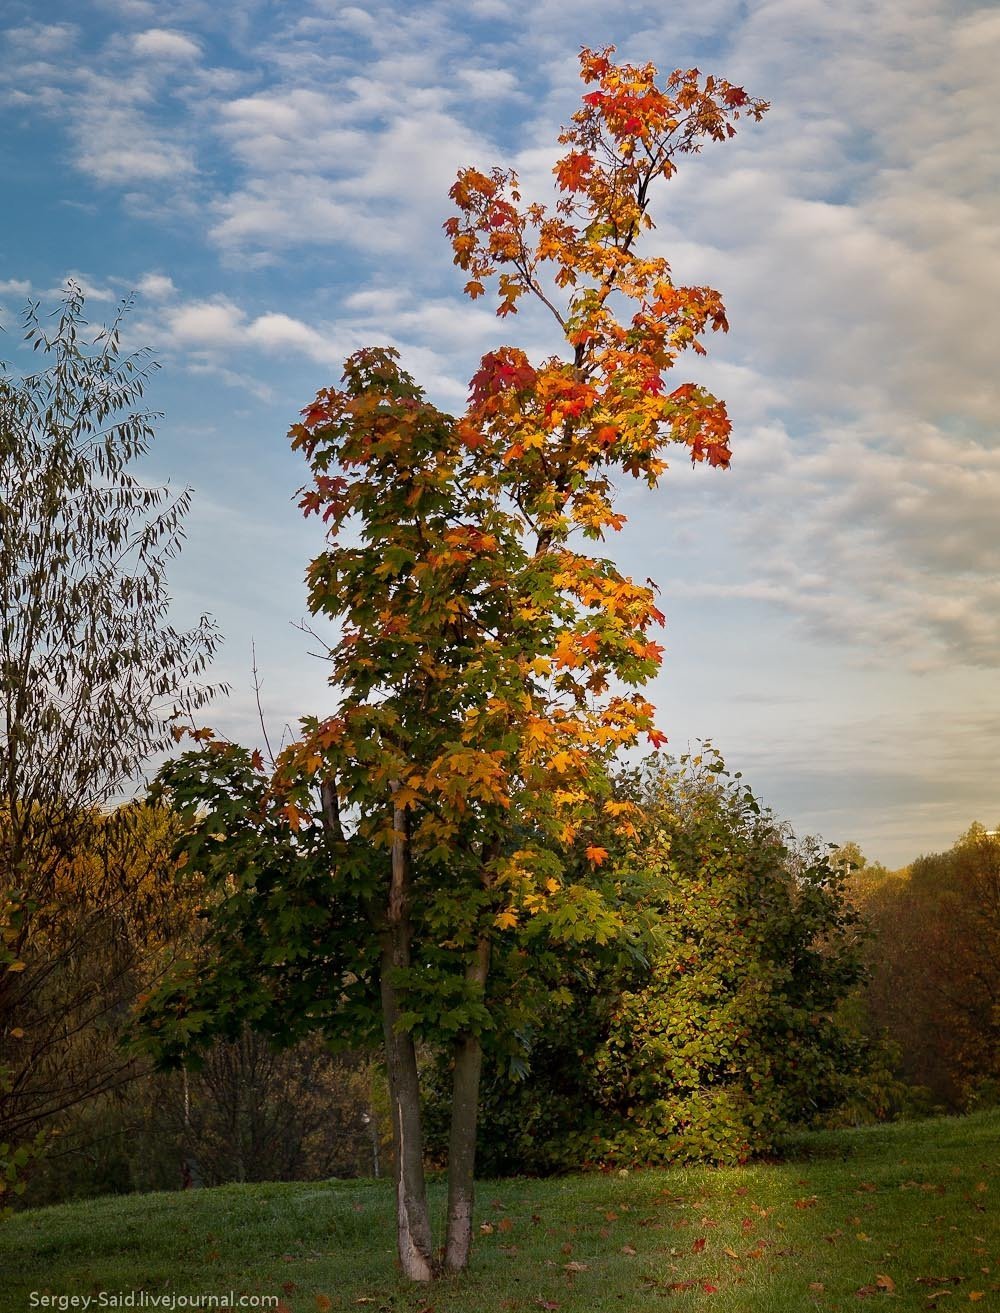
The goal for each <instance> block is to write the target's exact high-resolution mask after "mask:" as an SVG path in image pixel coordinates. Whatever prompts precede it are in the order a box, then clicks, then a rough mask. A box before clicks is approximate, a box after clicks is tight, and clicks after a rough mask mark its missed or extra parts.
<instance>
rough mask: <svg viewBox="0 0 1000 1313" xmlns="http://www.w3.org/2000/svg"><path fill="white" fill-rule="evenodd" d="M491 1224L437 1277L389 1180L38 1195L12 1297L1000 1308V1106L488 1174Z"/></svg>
mask: <svg viewBox="0 0 1000 1313" xmlns="http://www.w3.org/2000/svg"><path fill="white" fill-rule="evenodd" d="M433 1197H434V1201H435V1204H436V1205H437V1207H438V1209H439V1210H440V1207H441V1205H442V1204H443V1188H442V1187H440V1186H439V1185H435V1186H434V1187H433ZM477 1225H478V1226H479V1232H480V1234H479V1236H478V1240H477V1244H476V1249H475V1254H474V1260H473V1270H472V1272H471V1273H470V1275H469V1276H467V1277H466V1278H464V1279H463V1280H461V1281H452V1280H448V1281H443V1282H441V1283H440V1284H438V1285H436V1286H435V1287H433V1288H432V1289H430V1290H428V1289H416V1288H413V1287H407V1286H405V1285H404V1284H403V1283H401V1282H400V1281H399V1280H398V1278H397V1277H396V1274H395V1271H394V1266H393V1233H392V1199H391V1194H390V1190H389V1187H388V1185H387V1183H386V1182H383V1181H331V1182H323V1183H312V1182H310V1183H297V1184H275V1185H244V1186H225V1187H223V1188H220V1189H215V1190H200V1191H189V1192H187V1193H177V1194H152V1195H131V1196H127V1197H119V1198H105V1199H99V1200H92V1201H88V1202H84V1203H77V1204H69V1205H63V1206H60V1207H56V1208H45V1209H38V1210H34V1211H30V1212H25V1213H22V1214H19V1215H17V1216H15V1217H13V1218H11V1219H9V1220H8V1221H7V1222H4V1223H0V1313H8V1311H10V1313H15V1311H16V1313H22V1311H23V1310H27V1309H31V1308H44V1307H48V1308H72V1307H76V1308H82V1307H84V1305H83V1303H82V1298H83V1297H85V1296H88V1295H89V1296H91V1297H92V1301H93V1302H92V1303H91V1304H90V1306H89V1307H90V1308H92V1309H99V1308H101V1307H104V1308H116V1307H117V1308H122V1307H134V1308H145V1309H153V1308H164V1307H166V1308H170V1307H171V1303H170V1302H169V1301H163V1302H159V1301H158V1302H156V1303H154V1302H153V1299H154V1297H162V1296H163V1295H165V1294H169V1295H171V1296H174V1297H177V1300H178V1301H179V1297H180V1296H196V1295H217V1296H224V1295H226V1294H227V1293H228V1292H229V1291H234V1292H236V1295H237V1296H240V1295H241V1294H243V1295H268V1296H277V1297H278V1298H279V1299H280V1301H281V1305H280V1306H281V1307H282V1308H283V1309H284V1310H290V1311H291V1313H307V1311H308V1313H324V1311H325V1310H328V1309H356V1308H361V1309H368V1310H370V1311H371V1313H383V1311H388V1310H392V1313H404V1311H405V1313H481V1311H482V1313H486V1311H488V1313H493V1311H494V1310H495V1311H497V1313H500V1311H507V1310H510V1311H511V1313H514V1311H517V1310H520V1311H522V1313H531V1311H534V1313H537V1310H539V1309H550V1310H555V1309H558V1310H562V1311H563V1313H574V1311H575V1313H610V1311H611V1310H614V1311H615V1313H622V1311H623V1310H627V1313H645V1311H646V1310H654V1309H655V1310H663V1309H670V1308H677V1309H695V1308H697V1309H705V1310H712V1311H713V1313H737V1311H739V1313H743V1311H751V1310H752V1313H771V1311H772V1310H773V1311H774V1313H778V1311H780V1313H785V1311H786V1310H787V1313H803V1310H813V1309H817V1310H840V1309H853V1308H857V1307H858V1301H859V1300H864V1299H868V1298H870V1299H872V1300H874V1301H876V1303H879V1302H880V1301H888V1302H890V1303H891V1306H892V1307H893V1308H894V1309H897V1310H903V1309H927V1308H940V1309H945V1310H954V1309H956V1308H960V1307H966V1306H968V1305H969V1304H970V1303H973V1304H976V1305H977V1306H978V1307H979V1308H981V1309H984V1310H987V1309H997V1310H1000V1113H988V1114H986V1113H984V1114H978V1115H975V1116H971V1117H967V1118H947V1119H941V1120H935V1121H926V1122H915V1123H907V1124H901V1125H897V1126H888V1127H877V1128H865V1129H861V1130H856V1131H848V1132H837V1133H830V1134H820V1135H812V1136H807V1137H804V1138H803V1139H802V1140H801V1141H799V1142H798V1144H797V1145H796V1151H795V1156H794V1158H793V1159H792V1160H790V1161H787V1162H783V1163H781V1164H778V1165H766V1164H757V1165H753V1166H750V1167H745V1168H739V1169H727V1170H712V1169H708V1168H696V1169H678V1170H674V1171H649V1172H632V1173H628V1174H624V1173H618V1174H614V1175H592V1176H578V1177H571V1178H562V1179H558V1180H549V1181H528V1180H509V1181H499V1182H487V1183H484V1184H482V1185H481V1186H480V1189H479V1196H478V1208H477ZM132 1291H137V1292H146V1296H145V1303H144V1304H143V1302H142V1299H143V1296H141V1295H139V1294H137V1295H136V1296H135V1297H134V1302H133V1303H132V1304H131V1305H129V1304H127V1303H123V1302H121V1301H122V1297H123V1296H125V1297H126V1298H127V1297H128V1296H129V1294H130V1292H132ZM31 1292H36V1294H35V1296H34V1297H32V1294H31ZM100 1292H104V1296H103V1303H102V1302H101V1295H100ZM43 1295H45V1296H48V1297H49V1299H53V1297H60V1296H61V1297H66V1296H74V1295H75V1296H77V1297H78V1299H79V1300H80V1302H78V1303H76V1304H75V1305H73V1304H70V1303H68V1302H66V1301H65V1299H59V1298H56V1299H54V1300H53V1302H50V1303H47V1304H43V1303H41V1302H40V1297H41V1296H43ZM115 1301H118V1302H115ZM173 1307H191V1305H190V1304H188V1305H185V1304H183V1303H181V1302H175V1303H174V1304H173ZM216 1307H219V1305H218V1304H217V1305H216ZM244 1307H251V1305H249V1304H246V1305H244ZM256 1307H261V1305H260V1304H257V1305H256Z"/></svg>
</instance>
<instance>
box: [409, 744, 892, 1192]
mask: <svg viewBox="0 0 1000 1313" xmlns="http://www.w3.org/2000/svg"><path fill="white" fill-rule="evenodd" d="M616 797H617V798H619V799H621V800H627V801H629V802H630V803H631V804H632V805H633V806H634V807H635V809H636V810H635V812H634V815H635V827H636V834H635V837H634V838H633V839H632V840H630V841H623V840H622V839H621V837H619V836H615V835H613V834H609V835H608V837H607V840H606V842H607V845H608V848H609V850H610V852H609V857H608V859H607V862H606V864H605V866H606V870H607V877H606V878H607V879H608V880H613V881H614V883H615V888H616V894H617V899H618V901H619V905H624V910H623V916H624V919H625V921H626V923H627V924H628V925H629V926H630V928H631V930H632V933H633V937H634V943H635V944H636V946H638V947H640V948H641V952H633V953H631V954H628V955H626V954H624V953H622V952H620V951H619V952H617V953H612V952H610V951H609V950H608V949H598V950H596V951H594V950H591V951H588V952H587V953H586V954H578V955H577V958H576V960H575V961H573V962H571V963H564V964H563V977H562V984H563V987H564V988H565V989H566V990H567V991H568V993H569V994H570V995H571V996H572V1003H571V1004H570V1006H569V1007H568V1008H566V1009H565V1011H564V1013H563V1014H557V1015H552V1014H551V1013H550V1014H549V1015H548V1017H546V1018H545V1019H544V1020H543V1021H542V1023H541V1024H540V1025H537V1026H536V1027H535V1030H534V1034H533V1035H532V1040H531V1045H530V1049H529V1052H528V1053H527V1055H526V1061H525V1064H524V1066H523V1068H521V1069H519V1070H517V1071H515V1073H514V1074H515V1075H516V1076H518V1077H519V1079H516V1080H513V1081H512V1080H511V1079H510V1076H509V1073H508V1070H507V1069H506V1068H507V1064H506V1063H505V1061H504V1060H503V1056H502V1055H500V1057H499V1059H498V1058H497V1057H496V1056H495V1055H491V1061H490V1063H489V1068H488V1070H489V1077H488V1081H487V1093H486V1103H485V1112H486V1115H485V1116H484V1117H483V1119H482V1129H481V1148H482V1151H483V1154H484V1156H485V1161H486V1164H487V1170H488V1171H490V1172H493V1173H507V1172H513V1173H517V1172H539V1171H541V1172H545V1171H552V1170H565V1169H568V1168H578V1167H580V1166H583V1165H587V1164H594V1163H602V1164H608V1163H615V1164H619V1165H622V1164H624V1165H633V1164H644V1163H645V1164H649V1163H657V1162H660V1163H663V1162H675V1161H688V1160H702V1161H710V1162H742V1161H745V1160H746V1159H747V1158H748V1157H750V1156H752V1155H755V1154H760V1153H762V1152H767V1151H771V1150H773V1149H775V1148H776V1147H777V1145H778V1144H779V1143H780V1140H781V1138H782V1137H783V1136H784V1135H786V1134H787V1132H788V1130H789V1129H790V1128H791V1127H792V1126H802V1125H810V1124H815V1123H816V1122H817V1121H818V1120H819V1119H821V1118H823V1117H824V1116H826V1115H827V1114H829V1113H830V1112H831V1111H832V1110H834V1109H836V1108H837V1107H838V1106H841V1105H842V1104H844V1102H845V1101H847V1100H848V1099H851V1098H852V1097H855V1096H856V1095H857V1094H858V1092H859V1091H863V1090H864V1089H865V1088H866V1074H867V1069H868V1060H869V1054H868V1046H867V1044H866V1043H865V1041H864V1039H863V1036H862V1033H861V1031H860V1030H859V1029H858V1028H856V1027H855V1026H853V1025H852V1024H851V1022H850V1019H849V1018H848V1016H847V1015H845V1002H847V1000H849V998H850V995H851V992H852V990H853V989H854V988H855V987H856V986H857V983H858V981H859V979H860V977H861V974H862V970H863V966H862V953H861V949H862V937H861V934H860V918H859V916H858V914H857V912H856V911H855V910H854V908H853V907H852V906H851V904H850V902H849V901H848V899H847V898H846V895H845V892H844V876H843V875H842V874H840V873H838V872H837V871H836V870H835V869H834V868H833V867H832V866H831V865H830V864H829V863H828V862H827V861H826V860H825V858H824V857H823V856H822V855H821V854H820V853H819V852H817V851H816V850H815V848H814V847H811V846H810V845H808V844H807V845H803V846H799V845H795V844H794V843H793V842H792V841H791V839H790V836H789V835H788V833H787V831H786V830H785V829H784V828H783V827H781V826H780V825H779V824H778V823H777V822H776V821H775V819H774V817H773V816H772V815H770V814H769V813H768V812H766V811H763V810H762V809H761V807H760V805H759V803H758V802H757V800H756V799H755V798H754V795H753V793H752V792H751V790H750V789H749V788H748V787H747V786H746V785H745V784H743V783H742V781H741V780H740V778H739V777H736V778H735V779H730V778H729V777H728V773H727V772H726V771H725V768H724V765H723V763H722V761H721V759H720V758H719V757H718V756H717V754H716V753H715V752H714V751H713V750H712V749H711V748H709V747H706V748H705V750H704V752H703V754H701V755H699V756H697V757H695V758H693V759H690V758H682V759H681V761H680V762H679V763H676V764H675V763H672V762H669V761H662V762H657V761H656V760H653V761H650V762H647V763H646V765H645V767H644V768H643V769H642V770H641V771H635V772H631V773H628V774H623V775H621V776H619V778H618V780H617V783H616ZM439 1098H440V1096H438V1101H439ZM431 1122H432V1126H434V1127H435V1128H437V1127H439V1126H440V1113H439V1112H438V1109H437V1107H436V1106H434V1105H432V1108H431ZM439 1136H440V1131H438V1132H437V1137H436V1138H437V1140H438V1142H440V1140H439Z"/></svg>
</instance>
